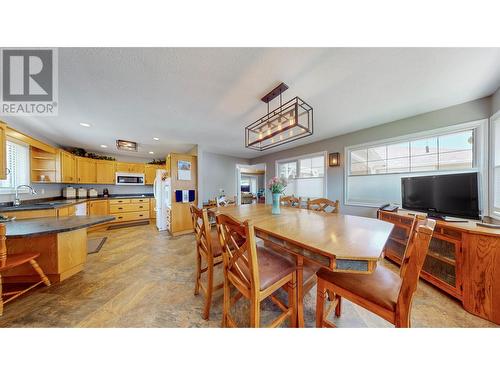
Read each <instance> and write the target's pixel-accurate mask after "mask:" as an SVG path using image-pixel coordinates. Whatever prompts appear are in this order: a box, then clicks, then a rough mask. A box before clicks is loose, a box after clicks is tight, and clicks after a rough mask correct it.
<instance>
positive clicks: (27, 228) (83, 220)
mask: <svg viewBox="0 0 500 375" xmlns="http://www.w3.org/2000/svg"><path fill="white" fill-rule="evenodd" d="M113 220H115V217H114V216H98V215H92V216H65V217H61V218H56V217H43V218H40V219H24V220H14V221H11V222H8V223H5V226H6V229H7V234H6V236H7V238H17V237H30V236H41V235H44V234H54V233H61V232H70V231H73V230H77V229H82V228H87V227H90V226H92V225H97V224H102V223H106V222H108V221H113Z"/></svg>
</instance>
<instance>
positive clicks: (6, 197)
mask: <svg viewBox="0 0 500 375" xmlns="http://www.w3.org/2000/svg"><path fill="white" fill-rule="evenodd" d="M32 186H33V187H34V188H35V190H36V191H37V192H38V194H37V195H36V196H32V195H30V194H28V193H22V194H20V198H21V200H30V199H40V198H51V197H60V196H62V189H63V188H65V187H66V186H73V187H74V188H78V187H83V188H85V189H90V188H94V189H96V190H97V193H98V194H99V195H102V191H103V189H108V191H109V194H151V193H153V187H152V186H151V185H141V186H123V185H93V184H88V185H87V184H32ZM14 197H15V194H2V195H0V202H12V201H13V200H14Z"/></svg>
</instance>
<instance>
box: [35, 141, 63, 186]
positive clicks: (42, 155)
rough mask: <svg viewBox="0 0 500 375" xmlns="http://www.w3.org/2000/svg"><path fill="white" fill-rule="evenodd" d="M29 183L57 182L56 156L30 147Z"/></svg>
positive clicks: (53, 153)
mask: <svg viewBox="0 0 500 375" xmlns="http://www.w3.org/2000/svg"><path fill="white" fill-rule="evenodd" d="M30 154H31V182H57V177H58V176H57V168H58V162H57V154H56V152H55V150H54V152H50V151H46V150H43V149H40V148H37V147H34V146H31V147H30Z"/></svg>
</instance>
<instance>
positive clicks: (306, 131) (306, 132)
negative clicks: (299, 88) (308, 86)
mask: <svg viewBox="0 0 500 375" xmlns="http://www.w3.org/2000/svg"><path fill="white" fill-rule="evenodd" d="M287 89H288V86H287V85H286V84H284V83H281V84H280V85H278V86H277V87H275V88H274V89H273V90H272V91H270V92H269V93H267V94H266V95H265V96H264V97H262V98H261V100H262V101H263V102H264V103H267V114H266V115H264V116H262V117H261V118H260V119H258V120H257V121H254V122H253V123H251V124H250V125H248V126H247V127H246V128H245V147H247V148H251V149H253V150H258V151H264V150H268V149H270V148H273V147H277V146H281V145H284V144H285V143H288V142H292V141H296V140H298V139H301V138H304V137H308V136H310V135H312V134H313V109H312V107H311V106H310V105H309V104H307V103H306V102H304V101H303V100H302V99H300V98H299V97H298V96H296V97H295V98H293V99H292V100H289V101H288V102H286V103H285V104H283V100H282V94H283V92H284V91H286V90H287ZM277 97H279V106H278V107H277V108H276V109H274V110H273V111H270V110H269V103H270V102H271V101H272V100H273V99H275V98H277Z"/></svg>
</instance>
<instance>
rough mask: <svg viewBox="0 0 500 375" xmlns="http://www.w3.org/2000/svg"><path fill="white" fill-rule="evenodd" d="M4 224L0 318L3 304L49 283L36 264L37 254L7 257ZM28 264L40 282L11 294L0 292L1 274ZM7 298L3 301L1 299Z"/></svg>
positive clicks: (0, 255) (0, 244)
mask: <svg viewBox="0 0 500 375" xmlns="http://www.w3.org/2000/svg"><path fill="white" fill-rule="evenodd" d="M5 231H6V229H5V224H0V316H2V315H3V305H4V303H7V302H10V301H12V300H13V299H15V298H17V297H19V296H20V295H22V294H24V293H26V292H27V291H29V290H31V289H33V288H34V287H36V286H37V285H40V284H41V283H44V284H45V285H47V286H50V281H49V279H48V278H47V276H45V274H44V273H43V271H42V269H41V268H40V266H39V265H38V263H37V262H36V260H35V259H36V258H38V257H39V256H40V254H39V253H21V254H16V255H9V256H7V246H6V245H5V241H6V239H5ZM26 263H29V264H31V266H32V267H33V269H34V270H35V271H36V273H37V274H38V275H39V276H40V281H38V282H37V283H35V284H33V285H30V286H29V287H27V288H24V289H20V290H16V291H11V292H5V293H3V292H2V272H5V271H7V270H10V269H12V268H15V267H19V266H21V265H23V264H26ZM4 296H5V297H7V299H6V300H5V301H4V300H3V297H4Z"/></svg>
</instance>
